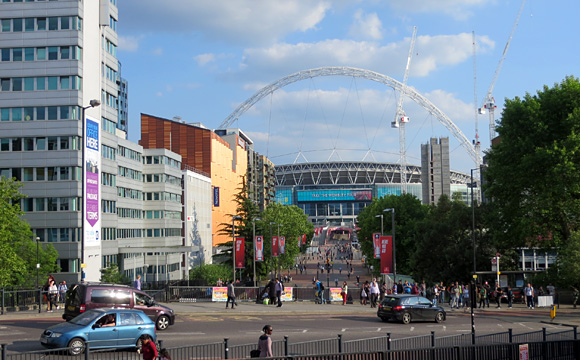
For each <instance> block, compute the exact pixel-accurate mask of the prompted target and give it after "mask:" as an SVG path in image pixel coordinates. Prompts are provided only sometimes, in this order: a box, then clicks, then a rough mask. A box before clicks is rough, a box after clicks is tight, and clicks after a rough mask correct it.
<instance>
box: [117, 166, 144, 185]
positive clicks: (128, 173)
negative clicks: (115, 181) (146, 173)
mask: <svg viewBox="0 0 580 360" xmlns="http://www.w3.org/2000/svg"><path fill="white" fill-rule="evenodd" d="M118 175H119V176H123V177H126V178H129V179H133V180H139V181H141V171H138V170H134V169H130V168H126V167H124V166H119V173H118Z"/></svg>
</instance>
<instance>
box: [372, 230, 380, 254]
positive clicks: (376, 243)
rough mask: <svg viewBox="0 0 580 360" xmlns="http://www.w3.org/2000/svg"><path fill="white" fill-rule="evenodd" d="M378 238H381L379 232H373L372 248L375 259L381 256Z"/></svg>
mask: <svg viewBox="0 0 580 360" xmlns="http://www.w3.org/2000/svg"><path fill="white" fill-rule="evenodd" d="M380 240H381V234H379V233H374V234H373V249H375V251H374V254H375V259H380V257H381V244H380Z"/></svg>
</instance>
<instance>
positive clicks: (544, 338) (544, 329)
mask: <svg viewBox="0 0 580 360" xmlns="http://www.w3.org/2000/svg"><path fill="white" fill-rule="evenodd" d="M542 341H543V342H546V328H545V327H544V328H542Z"/></svg>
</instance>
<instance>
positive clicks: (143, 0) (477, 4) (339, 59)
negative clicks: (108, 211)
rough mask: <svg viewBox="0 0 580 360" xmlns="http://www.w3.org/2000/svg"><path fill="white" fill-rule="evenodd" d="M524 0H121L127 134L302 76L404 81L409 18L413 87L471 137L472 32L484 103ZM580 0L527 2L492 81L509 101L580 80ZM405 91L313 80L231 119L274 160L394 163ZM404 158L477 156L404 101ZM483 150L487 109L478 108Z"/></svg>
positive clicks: (205, 113) (466, 165)
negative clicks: (427, 146)
mask: <svg viewBox="0 0 580 360" xmlns="http://www.w3.org/2000/svg"><path fill="white" fill-rule="evenodd" d="M521 4H522V1H521V0H405V1H402V0H370V1H364V0H360V1H350V0H336V1H335V0H333V1H324V0H280V1H279V0H236V1H234V0H164V1H159V0H119V2H118V6H119V27H118V31H119V36H120V40H119V53H118V57H119V60H120V61H121V64H122V76H123V77H124V78H126V79H127V80H128V81H129V139H130V140H132V141H138V140H139V138H140V114H141V113H146V114H151V115H155V116H159V117H164V118H169V119H170V118H173V117H174V116H180V117H181V118H182V119H183V120H185V121H186V122H189V123H197V122H200V123H202V124H204V125H205V126H207V127H208V128H212V129H214V128H217V127H218V126H219V125H220V124H221V123H222V122H223V120H224V119H225V118H226V117H227V116H228V115H229V114H230V113H232V112H233V111H234V110H235V108H236V107H237V106H238V105H239V104H241V103H243V102H244V101H246V100H247V99H249V98H250V97H251V96H252V95H253V94H254V93H256V92H257V91H258V90H260V89H261V88H263V87H264V86H266V85H268V84H270V83H274V82H277V81H279V80H281V79H282V78H284V77H286V76H288V75H291V74H294V73H296V72H299V71H302V70H307V69H313V68H319V67H325V66H346V67H353V68H359V69H366V70H371V71H374V72H377V73H380V74H383V75H386V76H388V77H390V78H393V79H395V80H398V81H402V80H403V76H404V69H405V64H406V61H407V56H408V53H409V46H410V40H411V36H412V32H413V26H417V40H416V43H415V48H414V51H413V56H412V60H411V65H410V72H409V77H408V81H407V85H408V86H410V87H412V88H413V89H414V90H415V91H417V92H418V93H420V94H421V95H423V96H424V97H426V98H427V99H429V100H430V101H431V102H432V103H433V104H434V105H435V106H437V107H438V108H439V109H440V110H441V111H443V112H444V113H445V114H446V115H447V116H448V117H449V118H450V119H451V120H452V121H453V124H455V126H457V127H458V128H459V129H460V130H461V132H462V133H463V134H464V135H465V137H466V138H467V139H469V141H471V140H473V139H474V137H475V117H476V116H475V106H474V96H475V92H474V71H473V47H472V32H475V36H476V57H475V59H476V77H477V82H476V83H477V86H476V89H477V99H478V100H477V102H478V104H477V106H478V107H479V106H481V104H482V102H483V99H484V97H485V94H486V93H487V90H488V88H489V86H490V83H491V81H492V78H493V75H494V73H495V71H496V68H497V66H498V62H499V60H500V58H501V55H502V52H503V51H504V47H505V45H506V42H507V40H508V37H509V35H510V32H511V30H512V27H513V25H514V21H515V19H516V16H517V13H518V10H519V8H520V6H521ZM579 16H580V1H577V0H558V1H550V2H548V1H539V0H527V1H526V3H525V6H524V9H523V12H522V15H521V18H520V20H519V24H518V27H517V29H516V31H515V33H514V36H513V39H512V41H511V45H510V48H509V50H508V53H507V57H506V59H505V61H504V63H503V66H502V68H501V72H500V74H499V77H498V79H497V82H496V83H495V87H494V92H493V95H494V97H495V100H496V104H497V106H498V109H497V111H496V118H500V117H501V108H502V105H503V100H504V99H505V98H509V99H511V98H514V97H516V96H520V97H521V96H524V95H525V94H526V92H528V93H531V94H535V93H536V92H537V91H538V90H539V89H541V88H542V87H543V86H544V85H548V86H552V85H553V84H554V83H558V82H560V81H562V80H563V79H564V77H565V76H567V75H573V76H579V70H580V61H579V58H580V54H579V53H580V47H579V46H578V45H579V40H578V34H580V21H579V20H578V19H579ZM399 95H400V94H399V93H398V92H396V91H394V90H393V89H392V88H390V87H389V86H387V85H384V84H381V83H377V82H373V81H369V80H365V79H362V78H357V77H338V76H337V77H315V78H313V79H310V80H303V81H298V82H294V83H291V84H289V85H287V86H284V87H282V88H281V89H279V90H277V91H275V92H273V93H272V94H271V95H269V96H266V97H265V98H264V99H262V100H261V101H259V102H257V103H256V104H255V105H254V106H252V107H251V108H250V109H249V110H248V111H246V112H245V113H244V114H243V115H242V116H241V117H240V118H239V120H238V121H236V122H235V123H234V124H233V125H232V127H239V128H240V129H242V130H243V131H244V132H245V133H247V134H248V135H249V136H250V138H252V140H253V141H254V143H255V145H254V147H255V149H256V150H257V151H258V152H260V153H262V154H265V155H267V156H268V157H269V158H270V159H271V160H272V161H273V162H274V163H275V164H278V165H279V164H287V163H293V162H295V161H298V162H304V161H309V162H315V161H327V160H363V159H366V160H370V161H374V160H376V161H389V162H398V161H399V149H400V146H399V132H398V130H397V129H393V128H391V126H390V123H391V121H392V120H393V119H394V117H395V110H396V103H397V100H398V98H399ZM403 109H404V111H405V113H406V114H407V115H408V116H409V117H410V119H411V121H410V122H409V123H408V124H407V126H406V131H405V133H406V141H405V146H406V148H407V161H408V162H409V163H411V164H413V165H420V160H419V159H420V145H421V144H424V143H427V142H428V141H429V138H430V137H443V136H448V137H449V138H450V150H451V168H452V170H457V171H462V172H466V173H469V169H470V168H473V167H474V166H475V164H474V162H473V160H472V159H471V157H470V156H469V155H468V154H467V152H466V151H465V149H464V148H463V147H462V146H461V145H460V142H459V141H458V140H456V139H455V137H454V136H453V135H452V134H451V133H450V132H449V131H448V130H447V129H446V128H445V127H444V126H443V125H442V124H441V123H440V122H439V120H438V119H437V118H436V117H434V116H432V115H430V114H429V112H427V111H426V110H425V109H424V108H423V107H421V106H419V105H418V104H416V103H414V102H413V101H412V100H410V99H408V98H405V97H404V103H403ZM478 128H479V137H480V141H481V144H482V150H485V149H487V148H489V118H488V116H487V115H483V116H479V117H478Z"/></svg>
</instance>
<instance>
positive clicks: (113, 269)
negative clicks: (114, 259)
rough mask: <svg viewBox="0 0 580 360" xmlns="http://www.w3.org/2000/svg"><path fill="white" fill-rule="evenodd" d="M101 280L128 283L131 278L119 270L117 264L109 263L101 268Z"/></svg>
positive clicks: (111, 282)
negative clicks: (109, 264) (106, 266)
mask: <svg viewBox="0 0 580 360" xmlns="http://www.w3.org/2000/svg"><path fill="white" fill-rule="evenodd" d="M101 282H104V283H110V284H129V283H131V279H129V278H128V277H127V276H125V275H124V274H123V273H122V272H120V271H119V266H118V265H117V264H111V266H109V267H108V268H104V269H101Z"/></svg>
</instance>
